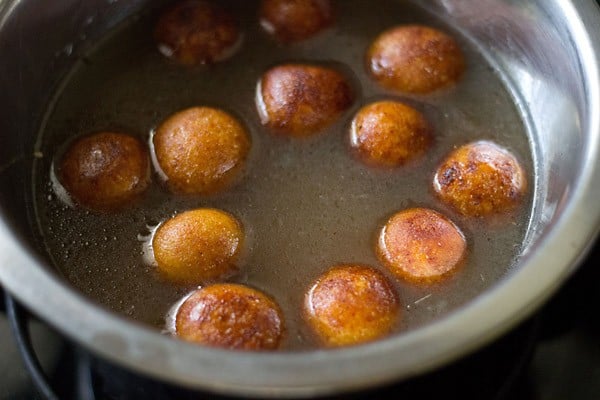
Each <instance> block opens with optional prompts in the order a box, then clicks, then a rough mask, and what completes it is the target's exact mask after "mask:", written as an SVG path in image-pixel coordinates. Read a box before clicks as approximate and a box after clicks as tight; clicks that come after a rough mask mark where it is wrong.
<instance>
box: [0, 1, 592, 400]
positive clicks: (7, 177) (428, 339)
mask: <svg viewBox="0 0 600 400" xmlns="http://www.w3.org/2000/svg"><path fill="white" fill-rule="evenodd" d="M145 3H146V2H144V1H141V0H136V1H128V2H124V1H105V0H88V1H85V2H83V1H73V0H61V1H52V2H48V1H35V0H3V1H2V0H0V94H1V95H0V143H1V145H0V282H1V283H2V285H3V286H5V287H6V288H7V289H8V290H9V291H10V292H11V293H12V294H13V295H14V296H16V297H17V298H18V299H19V300H20V301H21V302H22V303H23V304H25V305H26V306H28V307H29V308H30V309H32V310H33V311H34V312H35V313H36V314H37V315H39V316H40V317H41V318H43V319H44V320H46V321H47V322H49V323H50V324H51V325H53V326H55V327H56V328H57V329H58V330H59V331H61V332H63V333H64V334H65V335H67V336H68V337H70V338H72V339H73V340H75V341H77V342H78V343H80V344H81V345H83V346H84V347H85V348H87V349H89V350H90V351H92V352H93V353H95V354H98V355H99V356H101V357H103V358H106V359H108V360H109V361H112V362H115V363H117V364H120V365H122V366H124V367H126V368H130V369H131V370H134V371H137V372H140V373H144V374H148V375H150V376H152V377H155V378H158V379H161V380H164V381H168V382H171V383H174V384H178V385H182V386H186V387H191V388H198V389H203V390H209V391H215V392H220V393H229V394H238V395H240V394H241V395H247V396H248V395H253V396H259V397H272V396H278V397H280V396H311V395H317V394H327V393H339V392H342V391H349V390H353V389H358V388H365V387H369V386H373V385H377V384H382V383H385V382H390V381H393V380H399V379H404V378H407V377H410V376H413V375H415V374H419V373H422V372H424V371H427V370H430V369H432V368H434V367H437V366H440V365H442V364H444V363H448V362H450V361H452V360H454V359H456V358H457V357H459V356H461V355H464V354H466V353H467V352H469V351H471V350H474V349H476V348H477V347H479V346H482V345H483V344H484V343H486V342H489V341H490V340H492V339H493V338H495V337H497V336H498V335H500V334H502V333H503V332H505V331H506V330H507V329H508V328H510V327H511V326H513V325H514V324H516V323H517V322H518V321H520V320H522V319H523V318H525V317H526V316H527V315H528V314H530V313H531V312H532V311H533V310H535V309H536V308H537V307H539V306H540V305H541V304H542V302H544V301H545V300H546V299H547V298H548V297H549V296H550V295H551V294H552V293H553V292H554V291H555V290H556V289H557V288H558V287H559V285H560V284H561V282H563V281H564V280H565V278H567V277H568V276H569V274H570V273H571V272H572V271H573V270H574V269H575V268H576V266H577V263H578V261H579V260H580V259H581V258H582V257H583V256H584V254H585V252H586V250H587V249H588V247H589V246H590V244H591V243H592V241H593V239H594V237H595V236H596V234H597V232H598V229H599V227H600V206H599V204H600V203H599V200H598V199H600V157H599V154H598V152H599V150H600V86H599V79H600V71H599V55H600V12H599V8H598V6H597V4H596V2H594V1H592V0H572V1H567V0H532V1H527V2H521V1H516V0H482V1H479V2H477V4H476V5H475V4H474V2H472V1H469V0H431V1H428V2H421V3H425V4H422V6H423V7H426V8H428V9H429V10H430V11H431V12H434V13H436V14H438V15H439V16H441V17H442V18H443V19H445V20H446V21H448V22H449V23H450V24H452V25H455V26H457V27H459V29H461V30H462V31H463V32H464V33H465V34H467V35H469V36H470V37H471V38H473V39H474V40H475V41H476V42H477V43H478V44H479V45H480V47H481V49H483V51H484V52H486V53H487V56H488V57H489V58H490V59H492V60H494V62H495V63H496V64H497V65H499V66H500V68H501V69H502V72H503V73H504V75H505V76H506V77H507V78H508V81H507V83H508V85H509V86H510V87H511V88H512V90H514V94H515V98H517V99H518V102H519V104H518V105H519V107H520V108H521V109H522V111H523V113H524V115H526V116H527V118H528V123H529V125H530V128H531V132H532V142H533V143H534V159H535V168H536V182H535V199H534V208H533V217H532V219H531V223H530V227H529V232H528V235H527V240H526V243H525V246H524V250H523V253H522V255H521V256H520V258H519V262H518V265H516V266H515V268H514V269H513V271H512V272H511V273H509V274H508V275H507V276H506V277H505V279H503V280H502V281H501V282H498V283H497V284H496V285H495V286H494V287H493V288H492V289H491V290H489V291H487V292H486V293H484V294H482V295H480V296H479V297H477V298H476V299H475V300H474V301H472V302H471V303H469V304H468V305H466V306H465V307H463V308H461V309H459V310H457V311H456V312H453V313H451V314H450V315H448V316H447V317H445V318H443V319H440V320H439V321H436V322H434V323H432V324H429V325H427V326H425V327H423V328H420V329H417V330H414V331H412V332H409V333H407V334H403V335H398V336H396V337H392V338H390V339H387V340H383V341H379V342H377V343H372V344H368V345H365V346H359V347H355V348H348V349H342V350H333V351H313V352H305V353H291V354H287V353H285V354H284V353H280V354H251V353H238V352H230V351H223V350H214V349H207V348H202V347H199V346H193V345H189V344H186V343H183V342H180V341H176V340H172V339H169V338H168V337H165V336H163V335H161V334H159V333H158V332H155V331H152V330H150V329H147V328H144V327H141V326H139V325H136V324H135V323H132V322H130V321H128V320H125V319H123V318H120V317H118V316H116V315H113V314H111V313H109V312H106V311H104V310H103V309H100V308H99V307H97V306H96V305H94V304H92V302H90V301H89V300H88V299H86V298H84V297H83V296H82V295H81V294H79V293H78V292H76V291H75V290H73V289H72V288H71V287H69V285H68V284H66V283H65V282H64V281H62V280H61V279H60V278H59V277H57V275H56V274H55V273H54V272H53V271H52V267H51V266H50V264H49V262H48V260H47V258H46V257H45V256H44V253H43V251H42V250H41V249H40V248H39V247H38V244H37V243H38V240H37V238H36V235H37V233H36V232H35V231H34V230H33V228H32V226H33V224H31V223H30V220H31V218H32V217H31V216H30V215H28V212H29V210H30V209H31V208H30V207H29V203H30V202H31V177H30V166H31V161H32V158H33V157H35V154H34V153H33V149H34V144H35V143H34V142H35V140H36V137H37V133H38V126H39V123H40V120H41V118H42V116H43V113H44V110H45V107H46V105H47V103H48V101H49V99H50V97H51V95H52V93H53V92H54V90H56V87H57V85H58V83H59V82H60V80H61V78H62V77H63V75H64V73H65V72H66V71H67V70H68V69H69V66H70V65H71V64H72V63H73V62H74V60H73V58H72V57H71V54H72V53H73V50H76V49H77V48H78V46H80V45H82V43H83V42H85V41H88V40H94V39H95V38H98V37H100V35H102V33H103V32H106V31H107V30H108V29H110V28H111V27H112V26H114V25H115V24H117V23H118V22H119V21H121V20H123V18H125V17H126V16H128V15H130V14H131V13H133V12H135V11H136V10H139V9H140V8H142V7H143V6H144V5H145Z"/></svg>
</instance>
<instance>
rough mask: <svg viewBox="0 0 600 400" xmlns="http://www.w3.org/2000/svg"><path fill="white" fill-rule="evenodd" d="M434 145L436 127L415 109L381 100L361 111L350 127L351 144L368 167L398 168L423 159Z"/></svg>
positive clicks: (395, 102)
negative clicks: (418, 158)
mask: <svg viewBox="0 0 600 400" xmlns="http://www.w3.org/2000/svg"><path fill="white" fill-rule="evenodd" d="M431 142H432V128H431V126H430V125H429V123H428V122H427V120H426V119H425V117H424V116H423V115H422V114H421V113H420V112H419V111H417V110H415V109H414V108H412V107H410V106H408V105H406V104H403V103H400V102H397V101H380V102H377V103H372V104H369V105H367V106H365V107H363V108H362V109H360V110H359V111H358V113H357V114H356V116H355V117H354V119H353V121H352V125H351V127H350V145H351V146H352V148H353V149H354V150H355V151H356V152H357V153H358V155H359V157H360V158H361V159H362V160H363V161H364V162H365V163H367V164H370V165H375V166H382V167H397V166H401V165H403V164H405V163H407V162H408V161H410V160H412V159H415V158H417V157H419V156H421V155H422V154H423V153H424V152H425V151H426V150H427V149H428V148H429V146H430V144H431Z"/></svg>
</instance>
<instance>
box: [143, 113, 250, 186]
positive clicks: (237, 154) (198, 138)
mask: <svg viewBox="0 0 600 400" xmlns="http://www.w3.org/2000/svg"><path fill="white" fill-rule="evenodd" d="M152 141H153V143H154V151H155V154H156V160H157V161H158V164H159V166H160V170H161V172H162V173H163V174H164V176H165V178H166V179H167V185H168V187H169V188H170V189H171V190H172V191H174V192H177V193H183V194H211V193H215V192H218V191H220V190H223V189H225V188H226V187H228V186H229V185H230V184H231V183H232V182H233V180H235V178H236V177H238V176H239V173H240V172H241V170H242V168H243V166H244V164H245V160H246V157H247V155H248V152H249V150H250V137H249V136H248V133H247V131H246V129H245V128H244V127H243V126H242V125H241V123H240V122H238V121H237V120H236V119H235V118H234V117H232V116H231V115H229V114H228V113H226V112H224V111H221V110H218V109H215V108H210V107H193V108H189V109H186V110H183V111H180V112H178V113H176V114H174V115H172V116H171V117H169V118H168V119H167V120H166V121H164V122H163V123H162V124H161V125H160V126H159V127H158V128H157V129H156V132H155V133H154V136H153V138H152Z"/></svg>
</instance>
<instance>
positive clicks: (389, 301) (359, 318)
mask: <svg viewBox="0 0 600 400" xmlns="http://www.w3.org/2000/svg"><path fill="white" fill-rule="evenodd" d="M304 315H305V318H306V321H307V322H308V325H309V326H310V327H311V328H312V329H313V331H314V332H315V333H316V335H317V336H318V338H319V339H320V340H321V341H322V342H323V344H324V345H326V346H329V347H339V346H349V345H355V344H360V343H365V342H369V341H372V340H375V339H378V338H381V337H383V336H386V335H387V334H389V333H390V332H391V331H392V329H393V327H394V326H395V325H396V323H397V322H398V319H399V316H400V302H399V300H398V296H397V294H396V292H395V291H394V287H393V286H392V284H391V283H390V282H389V280H388V279H387V278H386V277H385V276H384V275H383V274H382V273H381V272H379V271H377V270H376V269H374V268H371V267H366V266H361V265H340V266H336V267H333V268H332V269H330V270H329V271H327V272H326V273H325V274H323V275H322V276H321V277H320V278H318V279H317V281H316V282H315V283H314V284H313V286H312V287H311V288H310V290H309V291H308V293H307V294H306V297H305V301H304Z"/></svg>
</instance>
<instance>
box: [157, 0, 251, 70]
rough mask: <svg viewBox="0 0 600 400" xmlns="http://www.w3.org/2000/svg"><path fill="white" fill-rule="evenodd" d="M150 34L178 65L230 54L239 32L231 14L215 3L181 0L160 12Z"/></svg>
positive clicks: (218, 58) (211, 59)
mask: <svg viewBox="0 0 600 400" xmlns="http://www.w3.org/2000/svg"><path fill="white" fill-rule="evenodd" d="M154 38H155V40H156V43H157V45H158V49H159V50H160V52H161V53H162V54H164V55H165V56H166V57H168V58H170V59H173V60H175V61H176V62H178V63H180V64H182V65H198V64H210V63H214V62H217V61H221V60H224V59H226V58H228V57H229V56H231V55H232V54H233V52H234V50H235V49H236V47H237V45H238V44H239V41H240V33H239V31H238V27H237V24H236V22H235V20H234V19H233V17H232V16H231V15H229V14H228V13H227V12H226V11H224V10H222V9H221V8H220V7H218V6H217V5H215V4H212V3H209V2H207V1H203V0H184V1H180V2H178V3H175V4H174V5H173V6H171V7H170V8H169V9H167V10H166V11H165V12H164V13H163V14H162V15H161V16H160V18H159V20H158V22H157V24H156V27H155V30H154Z"/></svg>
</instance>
